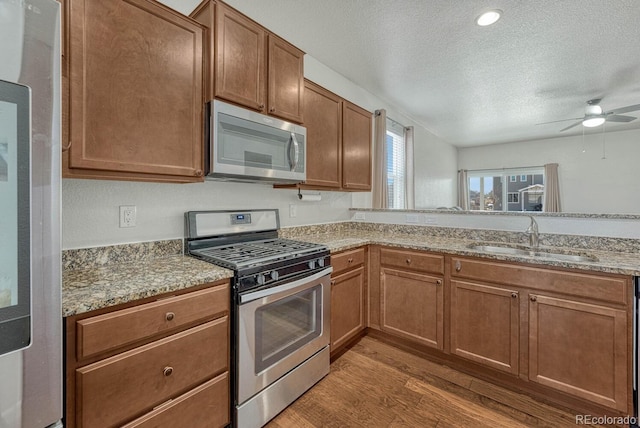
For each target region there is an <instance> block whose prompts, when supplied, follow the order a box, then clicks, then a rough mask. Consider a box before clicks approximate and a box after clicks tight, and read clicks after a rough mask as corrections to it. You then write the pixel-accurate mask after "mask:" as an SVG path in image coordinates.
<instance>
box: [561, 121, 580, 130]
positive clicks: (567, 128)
mask: <svg viewBox="0 0 640 428" xmlns="http://www.w3.org/2000/svg"><path fill="white" fill-rule="evenodd" d="M581 123H582V118H580V122H576V123H574V124H573V125H569V126H567V127H566V128H564V129H561V130H560V132H564V131H567V130H569V129H571V128H573V127H574V126H578V125H580V124H581Z"/></svg>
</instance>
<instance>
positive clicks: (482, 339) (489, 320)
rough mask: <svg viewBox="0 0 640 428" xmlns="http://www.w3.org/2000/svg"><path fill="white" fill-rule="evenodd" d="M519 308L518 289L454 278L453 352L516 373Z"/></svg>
mask: <svg viewBox="0 0 640 428" xmlns="http://www.w3.org/2000/svg"><path fill="white" fill-rule="evenodd" d="M519 311H520V299H519V294H518V292H517V291H515V290H510V289H507V288H498V287H492V286H488V285H482V284H476V283H472V282H463V281H451V330H450V331H451V333H450V334H451V353H452V354H454V355H457V356H459V357H462V358H466V359H469V360H471V361H474V362H477V363H481V364H485V365H487V366H489V367H493V368H495V369H498V370H502V371H505V372H507V373H512V374H515V375H517V374H518V360H519V346H518V345H519V341H520V317H519Z"/></svg>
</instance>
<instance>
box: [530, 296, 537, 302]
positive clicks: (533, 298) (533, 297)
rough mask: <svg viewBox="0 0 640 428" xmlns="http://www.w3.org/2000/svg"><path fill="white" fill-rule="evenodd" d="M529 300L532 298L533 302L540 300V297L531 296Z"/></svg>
mask: <svg viewBox="0 0 640 428" xmlns="http://www.w3.org/2000/svg"><path fill="white" fill-rule="evenodd" d="M529 300H531V301H532V302H535V301H536V300H538V298H537V297H536V296H531V297H529Z"/></svg>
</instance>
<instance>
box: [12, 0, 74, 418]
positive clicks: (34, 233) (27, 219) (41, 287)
mask: <svg viewBox="0 0 640 428" xmlns="http://www.w3.org/2000/svg"><path fill="white" fill-rule="evenodd" d="M60 124H61V122H60V5H59V4H58V3H57V2H56V1H54V0H0V428H17V427H21V428H43V427H48V426H62V424H61V422H60V420H61V418H62V310H61V259H60Z"/></svg>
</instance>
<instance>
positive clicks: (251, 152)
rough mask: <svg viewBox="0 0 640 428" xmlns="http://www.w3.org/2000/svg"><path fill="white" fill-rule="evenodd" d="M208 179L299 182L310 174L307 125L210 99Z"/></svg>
mask: <svg viewBox="0 0 640 428" xmlns="http://www.w3.org/2000/svg"><path fill="white" fill-rule="evenodd" d="M207 110H208V112H209V121H208V124H207V125H208V129H207V134H208V138H207V140H208V153H207V155H206V157H205V159H206V160H207V162H205V168H206V174H207V178H208V179H217V180H228V181H244V182H256V181H264V182H269V183H298V182H301V181H304V180H305V178H306V164H307V158H306V154H307V150H306V149H307V147H306V144H307V129H306V128H305V127H304V126H300V125H296V124H293V123H289V122H285V121H283V120H280V119H276V118H274V117H270V116H266V115H263V114H260V113H256V112H253V111H251V110H247V109H245V108H241V107H237V106H235V105H231V104H228V103H225V102H222V101H220V100H213V101H210V102H209V103H208V106H207Z"/></svg>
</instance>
